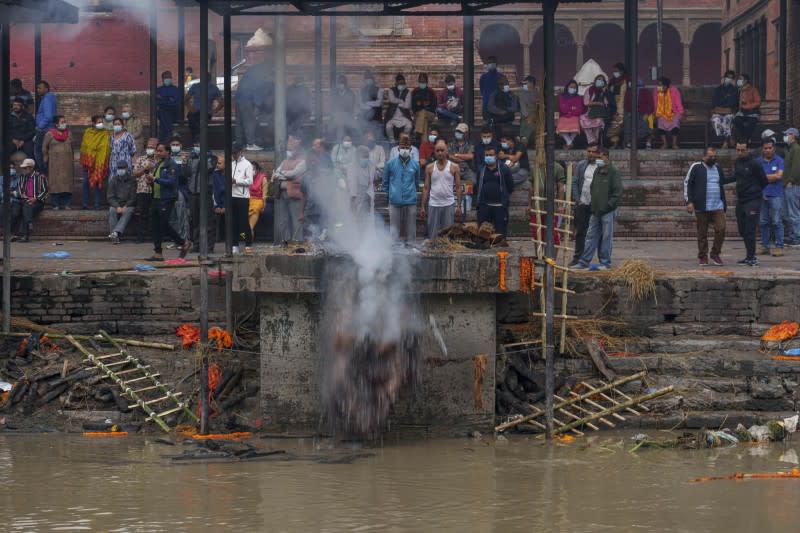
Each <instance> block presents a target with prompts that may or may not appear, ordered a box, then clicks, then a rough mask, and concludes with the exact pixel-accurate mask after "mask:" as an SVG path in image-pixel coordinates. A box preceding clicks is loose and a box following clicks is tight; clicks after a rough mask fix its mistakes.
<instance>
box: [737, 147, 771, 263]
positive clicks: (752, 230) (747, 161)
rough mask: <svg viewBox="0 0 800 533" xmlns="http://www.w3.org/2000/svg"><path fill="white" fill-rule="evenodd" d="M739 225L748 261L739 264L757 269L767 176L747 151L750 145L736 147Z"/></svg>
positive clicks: (744, 260)
mask: <svg viewBox="0 0 800 533" xmlns="http://www.w3.org/2000/svg"><path fill="white" fill-rule="evenodd" d="M733 175H734V177H735V178H736V224H737V225H738V226H739V235H741V236H742V240H744V247H745V249H746V250H747V257H745V258H744V259H742V260H741V261H737V262H736V263H737V264H739V265H747V266H758V259H757V258H756V232H757V231H758V221H759V210H760V208H761V197H762V195H763V191H764V187H766V186H767V183H768V181H767V175H766V174H765V173H764V169H763V168H762V167H761V164H760V163H759V162H758V161H757V160H756V159H755V158H754V157H753V156H752V155H751V154H750V152H749V151H748V150H747V143H736V164H735V166H734V173H733Z"/></svg>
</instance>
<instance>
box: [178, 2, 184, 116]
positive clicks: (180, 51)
mask: <svg viewBox="0 0 800 533" xmlns="http://www.w3.org/2000/svg"><path fill="white" fill-rule="evenodd" d="M185 70H186V11H185V10H184V7H183V6H178V111H179V115H180V116H179V117H178V122H180V123H183V116H184V115H183V95H184V92H185V90H186V77H185V76H184V75H183V72H184V71H185Z"/></svg>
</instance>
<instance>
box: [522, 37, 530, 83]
mask: <svg viewBox="0 0 800 533" xmlns="http://www.w3.org/2000/svg"><path fill="white" fill-rule="evenodd" d="M520 46H522V63H523V64H522V77H523V78H524V77H525V76H527V75H528V74H530V73H531V43H527V44H526V43H522V45H520Z"/></svg>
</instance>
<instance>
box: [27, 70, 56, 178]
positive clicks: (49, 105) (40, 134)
mask: <svg viewBox="0 0 800 533" xmlns="http://www.w3.org/2000/svg"><path fill="white" fill-rule="evenodd" d="M36 94H38V95H39V107H38V109H37V110H36V136H35V137H34V138H33V158H34V159H35V160H36V167H37V168H38V169H39V170H40V171H42V172H47V164H46V163H45V162H44V157H42V143H44V136H45V134H46V133H47V132H48V131H50V128H55V127H56V124H55V122H54V120H55V118H56V115H57V114H58V101H57V100H56V95H54V94H53V93H51V92H50V84H49V83H47V82H46V81H44V80H40V81H39V83H37V84H36Z"/></svg>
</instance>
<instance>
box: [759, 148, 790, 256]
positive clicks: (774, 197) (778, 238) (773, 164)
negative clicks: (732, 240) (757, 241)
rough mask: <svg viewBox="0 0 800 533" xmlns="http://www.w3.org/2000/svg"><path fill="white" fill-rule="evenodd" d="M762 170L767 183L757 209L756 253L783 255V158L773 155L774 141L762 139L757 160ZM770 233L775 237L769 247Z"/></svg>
mask: <svg viewBox="0 0 800 533" xmlns="http://www.w3.org/2000/svg"><path fill="white" fill-rule="evenodd" d="M757 161H758V162H759V163H760V164H761V168H763V169H764V174H766V175H767V181H768V182H769V183H768V184H767V186H766V187H764V191H763V193H762V196H761V208H760V209H759V217H760V218H759V221H758V223H759V226H760V227H761V246H759V247H758V251H757V252H756V253H757V254H758V255H770V254H771V255H773V256H776V257H780V256H782V255H783V246H784V242H783V221H782V220H781V209H782V207H783V169H784V164H783V158H782V157H781V156H779V155H778V154H776V153H775V139H774V138H772V137H770V138H767V139H764V141H763V143H762V144H761V157H759V158H758V160H757ZM770 233H772V234H773V235H775V245H774V246H770V242H771V239H770Z"/></svg>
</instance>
